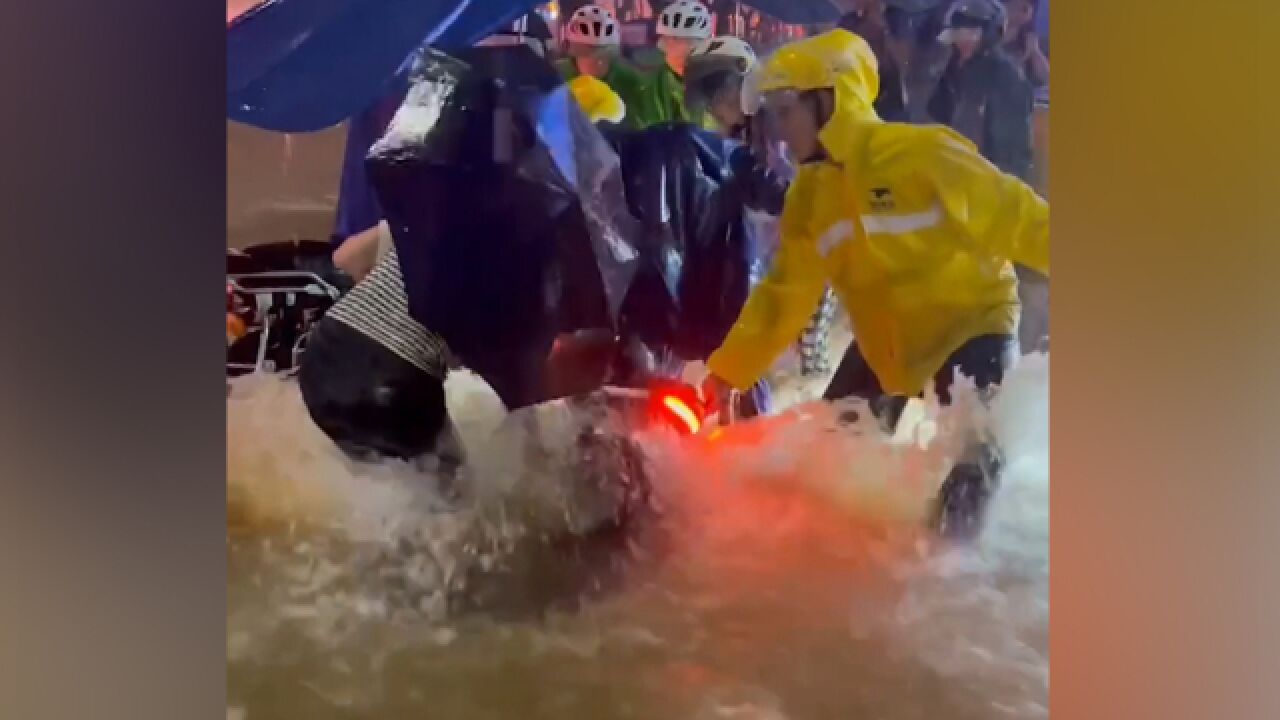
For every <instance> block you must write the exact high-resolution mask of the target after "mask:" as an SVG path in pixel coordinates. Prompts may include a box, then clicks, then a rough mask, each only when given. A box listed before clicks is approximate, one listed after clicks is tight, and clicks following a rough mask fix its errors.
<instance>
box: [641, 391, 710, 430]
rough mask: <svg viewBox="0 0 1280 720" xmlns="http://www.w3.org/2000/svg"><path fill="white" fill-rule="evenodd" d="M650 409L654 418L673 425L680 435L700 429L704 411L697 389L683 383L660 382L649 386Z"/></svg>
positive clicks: (704, 415) (704, 414)
mask: <svg viewBox="0 0 1280 720" xmlns="http://www.w3.org/2000/svg"><path fill="white" fill-rule="evenodd" d="M649 397H650V400H651V404H650V407H651V411H652V413H653V415H654V416H655V419H656V420H658V421H660V422H665V423H667V424H669V425H672V426H673V427H675V429H676V431H677V432H679V433H680V434H682V435H696V434H698V432H699V431H701V430H702V423H703V420H704V419H705V418H706V411H705V409H704V408H703V406H702V402H701V401H700V400H699V399H698V394H697V391H696V390H694V389H693V388H692V387H689V386H688V385H684V384H682V383H681V384H674V383H673V384H670V385H667V384H662V385H656V386H654V387H651V388H650V395H649Z"/></svg>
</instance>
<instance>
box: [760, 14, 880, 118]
mask: <svg viewBox="0 0 1280 720" xmlns="http://www.w3.org/2000/svg"><path fill="white" fill-rule="evenodd" d="M754 84H755V85H756V88H757V89H758V91H759V92H760V93H768V92H771V91H774V90H788V89H790V90H801V91H803V90H819V89H823V88H832V89H834V90H835V94H836V115H840V116H843V117H844V118H846V119H851V120H879V117H878V116H877V115H876V112H875V110H874V109H873V108H872V103H874V102H875V99H876V96H877V95H878V94H879V93H880V71H879V65H878V63H877V62H876V56H875V53H874V52H872V50H871V46H870V45H868V44H867V41H866V40H863V39H862V38H861V37H859V36H857V35H855V34H853V33H851V32H849V31H848V30H845V29H843V28H836V29H835V30H830V31H828V32H825V33H822V34H821V35H815V36H813V37H811V38H807V39H805V40H800V41H798V42H794V43H791V44H789V45H784V46H783V47H781V48H779V49H778V50H777V52H775V53H774V54H773V55H772V56H770V57H769V58H768V59H767V60H766V61H765V62H764V63H762V64H761V66H760V70H759V77H758V78H757V79H756V81H755V83H754ZM829 124H830V123H829Z"/></svg>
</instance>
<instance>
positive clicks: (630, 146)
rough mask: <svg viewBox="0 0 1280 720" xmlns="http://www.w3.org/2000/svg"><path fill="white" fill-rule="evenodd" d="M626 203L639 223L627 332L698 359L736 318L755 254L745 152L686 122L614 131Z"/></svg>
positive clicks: (758, 251) (752, 200) (626, 315)
mask: <svg viewBox="0 0 1280 720" xmlns="http://www.w3.org/2000/svg"><path fill="white" fill-rule="evenodd" d="M613 141H614V144H615V146H616V147H617V148H618V152H619V155H620V156H621V158H622V171H623V177H624V179H625V182H626V188H627V202H628V206H629V208H630V209H631V212H632V214H634V215H635V217H636V218H637V219H638V220H639V221H640V229H641V232H642V235H641V236H640V239H639V240H638V241H637V246H638V247H640V248H641V255H642V258H641V261H640V267H639V269H638V271H637V274H636V278H635V280H634V282H633V284H632V289H631V293H630V294H629V296H628V298H627V302H626V304H625V306H624V311H623V322H624V324H625V325H626V331H627V333H628V334H630V335H634V336H637V337H639V338H641V339H642V340H643V341H644V342H645V343H646V344H647V345H649V346H650V347H651V348H655V349H659V350H661V349H669V350H671V351H673V352H674V353H675V354H676V355H678V356H679V357H681V358H683V359H685V360H700V359H705V358H706V357H707V356H708V355H710V353H711V352H712V351H713V350H715V348H716V347H718V346H719V345H720V343H721V341H723V339H724V337H725V335H727V334H728V331H729V329H730V327H732V325H733V323H734V321H736V320H737V317H738V314H739V312H740V311H741V309H742V305H743V303H744V302H745V301H746V296H747V293H748V291H749V287H750V276H751V266H752V264H753V263H754V261H755V260H756V259H757V258H759V257H760V256H761V255H762V248H758V247H756V246H755V243H754V242H753V240H754V238H753V237H752V235H753V233H751V232H750V231H749V229H748V228H749V223H748V206H750V205H753V204H755V201H756V200H757V198H756V197H754V193H753V192H752V188H751V187H750V178H749V177H748V176H747V172H745V171H746V170H748V169H749V168H748V167H746V166H749V165H750V162H749V161H748V162H746V163H745V165H746V166H744V162H743V161H744V160H747V156H745V155H744V154H743V153H744V152H745V150H744V149H743V148H741V147H740V146H738V145H737V144H736V143H731V142H728V141H726V140H724V139H722V138H720V137H719V136H717V135H715V134H714V133H709V132H706V131H703V130H699V129H697V128H696V127H694V126H692V125H667V126H658V127H654V128H650V129H648V130H645V131H643V132H630V133H618V134H616V135H614V136H613Z"/></svg>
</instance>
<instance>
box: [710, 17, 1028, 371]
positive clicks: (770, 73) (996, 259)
mask: <svg viewBox="0 0 1280 720" xmlns="http://www.w3.org/2000/svg"><path fill="white" fill-rule="evenodd" d="M878 84H879V80H878V77H877V74H876V65H875V56H874V55H873V54H872V52H871V49H870V48H869V47H867V45H866V42H865V41H863V40H862V39H861V38H859V37H857V36H856V35H853V34H852V33H849V32H847V31H844V30H834V31H831V32H828V33H824V34H823V35H818V36H815V37H813V38H810V39H807V40H803V41H800V42H798V43H795V44H793V45H790V46H788V47H785V48H783V49H781V50H779V51H778V53H776V54H775V55H774V56H773V57H772V58H770V60H769V61H768V62H767V63H766V64H765V66H764V67H763V68H762V70H761V77H760V78H758V79H757V81H756V85H757V87H758V89H759V91H761V92H768V91H770V90H775V89H781V88H795V89H799V90H805V89H813V88H821V87H834V89H835V97H836V103H835V111H834V114H833V116H832V118H831V120H830V122H828V123H827V125H826V126H825V127H824V128H823V129H822V132H821V134H820V140H821V142H822V145H823V147H824V148H825V149H826V151H827V154H828V155H829V159H828V160H826V161H823V162H818V163H811V164H806V165H804V166H802V168H801V169H800V171H799V173H798V175H797V177H796V180H795V182H794V183H793V184H792V186H791V189H790V191H789V192H788V194H787V198H786V204H785V207H784V209H783V214H782V220H781V243H780V246H779V250H778V254H777V255H776V257H775V260H774V263H773V266H772V268H771V270H770V273H769V275H768V276H767V277H766V279H765V280H764V281H763V282H761V283H760V284H759V285H758V286H757V287H756V288H755V290H754V291H753V292H752V293H751V297H750V299H749V300H748V301H747V304H746V306H745V307H744V308H743V311H742V313H741V316H740V317H739V319H738V322H737V323H736V324H735V326H734V328H733V330H732V331H731V332H730V334H729V336H728V338H726V340H725V342H724V344H723V345H722V347H721V348H720V349H719V350H717V351H716V352H715V353H714V354H713V355H712V356H711V358H710V360H709V361H708V367H709V369H710V370H711V372H712V373H714V374H715V375H717V376H719V377H720V378H722V379H723V380H725V381H726V382H728V383H730V384H731V385H734V386H735V387H737V388H740V389H745V388H747V387H749V386H750V385H751V384H752V383H754V382H755V381H756V380H758V379H759V378H760V377H761V376H762V375H764V373H765V372H766V371H767V370H768V368H769V366H770V365H771V364H772V362H773V360H774V359H775V358H776V357H778V355H780V354H781V353H782V352H783V351H784V350H785V349H786V348H787V347H788V346H789V345H790V344H791V343H792V342H793V341H794V340H795V338H796V337H797V336H798V335H799V334H800V333H801V332H802V331H803V330H804V328H805V326H806V324H807V323H808V321H809V318H810V317H811V316H812V314H813V311H814V309H815V308H816V307H817V305H818V302H819V300H820V299H821V297H822V293H823V289H824V287H825V286H826V285H827V284H828V283H830V284H831V285H832V287H834V288H835V290H836V292H837V294H838V295H839V296H840V299H841V302H843V304H844V306H845V308H846V309H847V311H848V312H849V315H850V317H851V319H852V321H853V328H854V334H855V337H856V338H857V342H858V347H859V349H860V350H861V352H862V354H863V356H864V357H865V358H866V360H867V364H868V365H869V366H870V368H871V370H872V371H874V372H875V374H876V377H877V378H878V379H879V380H880V384H881V386H882V387H883V388H884V390H885V392H887V393H890V394H899V395H915V394H918V393H920V392H922V391H923V389H924V388H925V386H926V385H927V383H928V382H929V381H930V380H931V379H932V378H933V376H934V375H936V374H937V373H938V371H939V370H941V369H942V366H943V364H944V363H945V362H946V360H947V358H948V357H950V356H951V354H952V353H954V352H955V351H956V350H957V349H959V348H960V346H961V345H963V344H964V343H965V342H967V341H968V340H970V339H972V338H975V337H977V336H980V335H986V334H994V333H1006V334H1013V333H1015V332H1016V329H1017V326H1018V319H1019V312H1020V307H1019V304H1018V292H1017V277H1016V275H1015V274H1014V270H1013V266H1012V264H1011V263H1012V262H1016V263H1019V264H1022V265H1025V266H1027V267H1029V268H1031V269H1033V270H1036V271H1038V272H1041V273H1043V274H1045V275H1048V272H1049V206H1048V204H1047V203H1046V202H1045V201H1044V200H1043V199H1041V198H1040V197H1039V196H1038V195H1036V194H1035V192H1034V191H1032V190H1031V188H1029V187H1028V186H1027V185H1025V184H1024V183H1022V182H1021V181H1020V180H1018V179H1016V178H1014V177H1012V176H1010V175H1005V174H1003V173H1001V172H1000V171H999V170H998V169H996V167H995V166H994V165H992V164H991V163H989V162H987V161H986V160H985V159H983V158H982V156H981V155H979V153H978V151H977V149H976V148H974V146H973V145H972V144H971V143H970V142H969V141H968V140H966V139H965V138H964V137H962V136H961V135H959V134H958V133H955V132H953V131H951V130H950V129H948V128H945V127H940V126H914V125H905V124H899V123H885V122H883V121H881V120H880V119H879V118H878V117H877V116H876V114H875V112H874V111H873V110H872V107H871V103H872V101H873V100H874V99H875V95H876V92H877V90H878Z"/></svg>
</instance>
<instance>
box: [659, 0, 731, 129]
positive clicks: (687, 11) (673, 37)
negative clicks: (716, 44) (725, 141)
mask: <svg viewBox="0 0 1280 720" xmlns="http://www.w3.org/2000/svg"><path fill="white" fill-rule="evenodd" d="M656 31H657V35H658V48H659V49H660V50H661V51H662V54H663V57H664V59H665V60H666V62H665V63H664V64H663V66H662V67H661V68H660V69H658V70H657V71H656V72H654V73H653V75H652V76H650V92H649V93H647V98H646V99H647V101H648V102H649V106H648V107H646V108H645V109H644V111H645V113H646V114H647V115H648V116H649V117H651V118H652V120H653V122H654V123H655V124H656V123H660V122H692V123H696V124H698V125H701V126H702V127H703V128H705V129H707V130H715V129H716V124H715V121H714V118H712V117H710V115H708V114H706V113H699V114H698V115H697V117H695V116H694V113H691V112H690V111H689V109H688V108H686V107H685V104H684V97H685V93H684V72H685V65H686V64H687V63H688V61H689V54H690V53H691V52H693V48H694V46H695V45H697V44H698V43H699V42H702V41H704V40H707V39H708V38H710V37H711V31H712V27H711V11H709V10H707V6H706V5H703V4H702V3H700V2H698V0H676V2H674V3H671V4H670V5H668V6H667V7H666V9H664V10H663V11H662V14H661V15H659V16H658V25H657V28H656Z"/></svg>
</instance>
